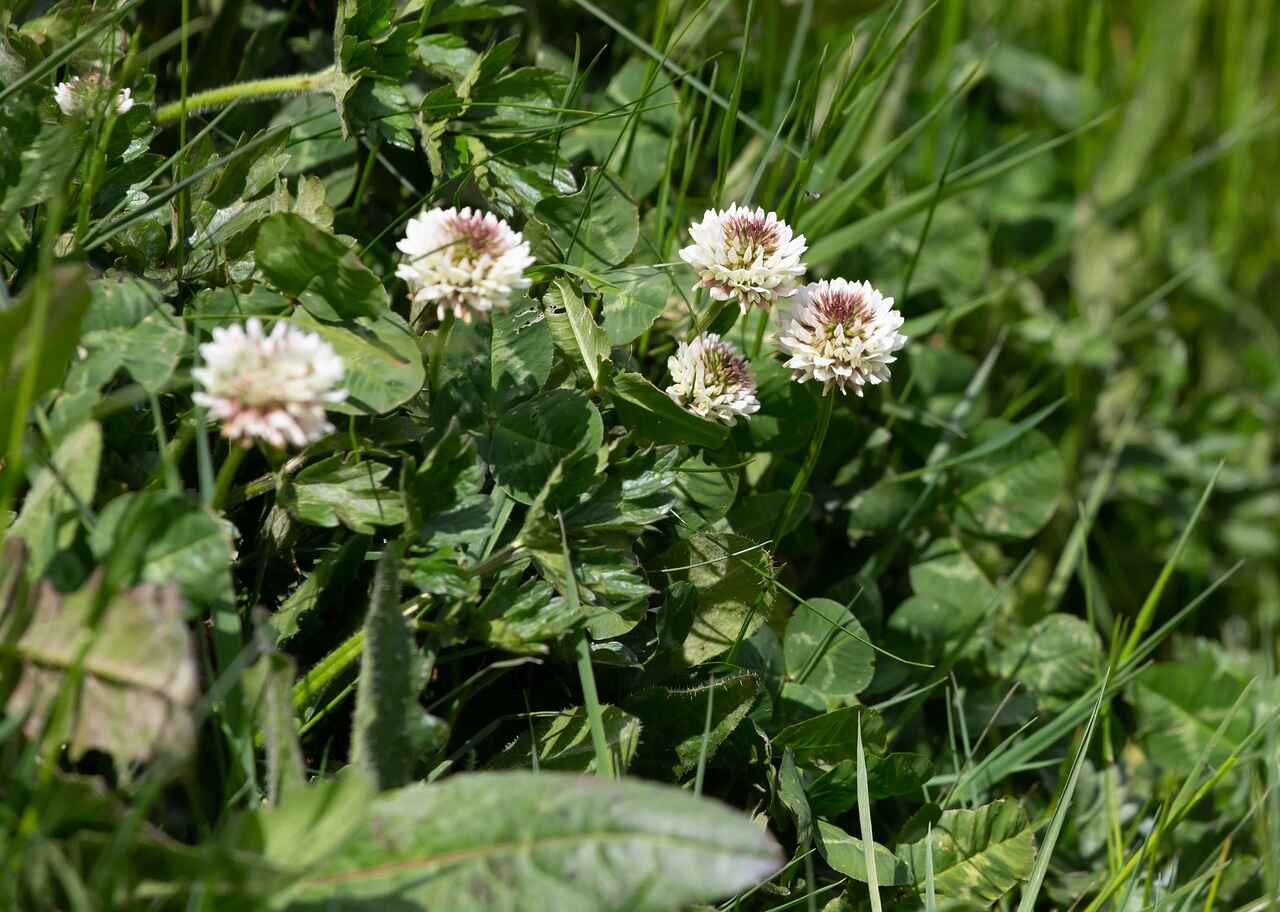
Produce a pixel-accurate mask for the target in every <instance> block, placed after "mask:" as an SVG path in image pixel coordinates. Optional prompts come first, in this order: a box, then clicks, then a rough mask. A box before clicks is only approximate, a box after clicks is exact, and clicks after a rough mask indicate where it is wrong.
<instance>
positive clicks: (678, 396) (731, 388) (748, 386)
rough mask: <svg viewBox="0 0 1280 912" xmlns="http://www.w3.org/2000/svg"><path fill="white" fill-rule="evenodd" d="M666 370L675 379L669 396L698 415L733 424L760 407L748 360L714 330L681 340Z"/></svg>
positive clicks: (668, 360)
mask: <svg viewBox="0 0 1280 912" xmlns="http://www.w3.org/2000/svg"><path fill="white" fill-rule="evenodd" d="M667 369H668V370H669V371H671V379H672V380H674V381H675V383H673V384H672V385H671V386H669V387H667V395H668V396H670V397H671V398H672V400H674V401H675V403H676V404H677V405H679V406H681V407H682V408H685V409H687V410H688V411H690V412H693V413H694V414H695V415H698V416H700V417H702V418H712V419H715V420H717V421H723V422H725V423H726V424H730V425H731V424H733V423H734V422H735V421H736V420H737V419H738V418H739V417H740V416H741V417H747V416H748V415H752V414H754V413H755V412H758V411H759V410H760V401H759V400H758V399H756V382H755V381H754V380H753V379H751V373H750V372H749V371H748V370H747V360H746V359H745V358H743V357H742V356H741V355H739V354H738V350H737V349H736V348H734V347H733V345H732V343H730V342H728V341H726V340H724V339H721V338H720V337H719V336H718V335H716V334H715V333H703V334H702V335H700V336H698V337H697V338H696V339H694V340H693V341H692V342H681V343H680V346H679V348H677V349H676V353H675V354H674V355H672V356H671V357H670V358H668V359H667Z"/></svg>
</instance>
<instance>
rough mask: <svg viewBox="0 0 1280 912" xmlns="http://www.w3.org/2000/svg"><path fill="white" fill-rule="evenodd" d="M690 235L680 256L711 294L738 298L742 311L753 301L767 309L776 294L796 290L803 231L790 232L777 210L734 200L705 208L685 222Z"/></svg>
mask: <svg viewBox="0 0 1280 912" xmlns="http://www.w3.org/2000/svg"><path fill="white" fill-rule="evenodd" d="M689 235H690V236H691V237H692V238H693V244H691V245H690V246H688V247H685V248H684V249H682V250H681V251H680V259H682V260H684V261H685V262H686V263H688V264H689V265H690V266H692V267H693V269H694V272H696V273H697V274H698V285H699V286H701V287H702V288H705V289H707V290H708V291H709V292H710V293H711V297H712V298H714V299H715V300H717V301H729V300H732V299H733V298H737V299H738V304H739V305H740V306H741V308H742V312H743V313H746V312H747V310H748V309H750V308H751V307H752V305H755V306H758V307H762V308H764V309H766V310H768V309H769V307H770V306H771V305H772V304H773V302H774V301H775V300H776V299H778V298H788V297H790V296H791V295H793V294H795V293H796V287H797V283H798V281H799V279H800V277H801V276H803V275H804V270H805V266H804V263H802V262H801V260H800V258H801V257H802V256H804V252H805V250H807V249H808V247H807V246H806V244H805V240H804V235H803V234H800V235H793V234H792V231H791V226H790V225H788V224H787V223H786V222H784V221H782V220H781V219H780V218H778V216H777V214H776V213H773V212H768V213H766V212H765V211H764V210H763V209H756V210H754V211H753V210H751V209H748V208H747V207H745V206H743V207H739V206H738V205H737V204H734V205H732V206H730V207H729V208H728V209H724V210H721V211H719V212H717V211H716V210H714V209H708V210H707V212H706V214H705V215H703V217H702V221H700V222H694V223H693V224H692V225H690V226H689Z"/></svg>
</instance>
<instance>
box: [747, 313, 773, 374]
mask: <svg viewBox="0 0 1280 912" xmlns="http://www.w3.org/2000/svg"><path fill="white" fill-rule="evenodd" d="M768 326H769V311H767V310H762V311H760V322H759V323H758V324H757V325H756V340H755V343H754V344H753V345H752V346H751V360H752V361H754V360H756V358H759V357H760V349H761V347H762V346H763V345H764V331H765V329H766V328H768Z"/></svg>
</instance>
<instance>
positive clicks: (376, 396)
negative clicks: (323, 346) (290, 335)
mask: <svg viewBox="0 0 1280 912" xmlns="http://www.w3.org/2000/svg"><path fill="white" fill-rule="evenodd" d="M290 322H292V323H293V324H294V325H296V326H298V327H300V328H302V329H305V330H307V331H308V332H313V333H319V334H320V336H321V337H322V338H323V339H324V340H325V341H326V342H328V343H329V344H330V345H332V346H333V349H334V351H335V352H337V354H338V356H339V357H340V358H342V363H343V365H344V366H345V367H346V371H347V372H346V376H345V377H344V378H343V381H342V385H343V388H344V389H346V390H347V391H348V393H349V395H348V397H347V400H346V401H345V402H340V403H338V404H336V405H331V406H329V410H330V411H333V412H343V413H345V414H349V415H381V414H383V413H385V412H389V411H391V410H392V409H393V408H395V407H396V406H398V405H402V404H404V403H405V402H407V401H409V400H410V399H412V398H413V397H414V396H416V395H417V394H418V393H419V392H420V391H421V390H422V387H423V385H424V384H425V383H426V370H425V368H424V367H423V364H422V350H421V349H420V348H419V345H418V337H417V336H415V335H414V334H413V333H412V331H411V330H410V329H409V325H408V324H407V323H405V322H404V320H403V318H401V317H400V316H399V315H398V314H395V313H393V312H391V311H386V312H384V313H382V314H380V315H379V316H378V317H376V318H370V317H357V318H356V319H354V320H347V321H346V322H344V323H342V324H337V323H328V322H324V321H323V320H318V319H316V318H315V317H314V316H312V315H311V314H310V313H309V312H307V311H306V310H305V309H299V310H296V311H294V313H293V315H292V316H291V317H290Z"/></svg>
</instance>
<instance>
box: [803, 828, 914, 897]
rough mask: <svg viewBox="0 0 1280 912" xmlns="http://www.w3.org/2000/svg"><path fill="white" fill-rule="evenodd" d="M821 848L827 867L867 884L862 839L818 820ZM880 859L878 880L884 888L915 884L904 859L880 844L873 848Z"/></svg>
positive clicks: (877, 862) (878, 860)
mask: <svg viewBox="0 0 1280 912" xmlns="http://www.w3.org/2000/svg"><path fill="white" fill-rule="evenodd" d="M818 833H819V836H820V838H819V845H820V846H821V847H822V857H823V858H825V859H826V860H827V864H829V865H831V867H833V868H835V869H836V870H837V871H839V872H840V873H841V874H844V875H846V876H848V877H852V878H853V879H854V880H856V881H858V882H859V883H866V882H867V861H866V849H865V847H864V846H863V843H862V840H861V839H859V838H858V837H857V836H851V835H849V834H848V833H846V832H845V831H844V830H842V829H840V828H839V827H838V826H836V825H835V824H833V823H828V822H827V821H825V820H819V821H818ZM873 849H874V851H875V859H876V881H877V883H879V885H880V886H882V887H892V886H898V885H901V884H910V883H912V879H911V872H910V871H909V870H908V868H907V865H906V864H905V863H904V862H903V861H902V859H900V858H898V857H897V856H895V855H894V854H893V853H892V852H890V851H889V850H888V849H886V848H885V847H884V846H882V845H881V844H880V843H878V842H877V843H875V844H874V845H873Z"/></svg>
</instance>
